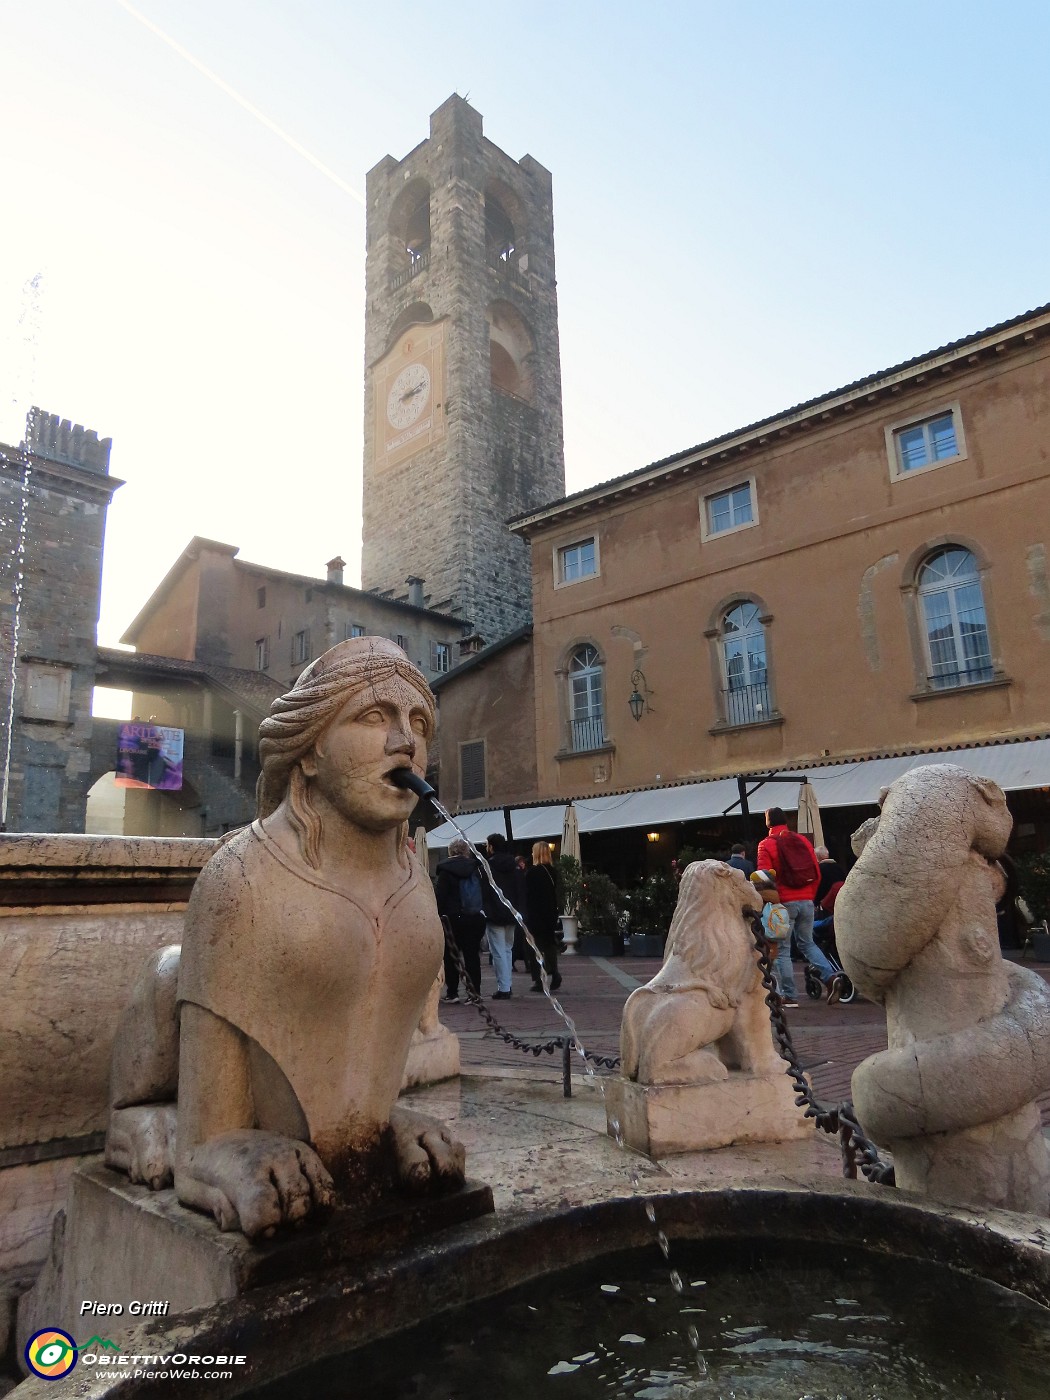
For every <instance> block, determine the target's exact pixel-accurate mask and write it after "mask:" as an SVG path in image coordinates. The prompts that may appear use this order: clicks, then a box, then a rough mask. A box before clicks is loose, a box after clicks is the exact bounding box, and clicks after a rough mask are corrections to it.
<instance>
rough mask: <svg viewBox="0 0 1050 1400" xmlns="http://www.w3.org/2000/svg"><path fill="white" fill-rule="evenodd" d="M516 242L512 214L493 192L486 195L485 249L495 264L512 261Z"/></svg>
mask: <svg viewBox="0 0 1050 1400" xmlns="http://www.w3.org/2000/svg"><path fill="white" fill-rule="evenodd" d="M515 242H516V238H515V234H514V225H513V223H512V222H511V219H510V215H509V214H508V213H507V211H506V210H505V209H504V207H503V205H502V204H501V203H500V202H499V200H498V199H497V198H496V197H495V195H492V194H486V195H485V251H486V254H487V256H488V260H489V262H490V263H491V264H492V265H493V266H498V265H499V264H500V263H506V262H510V259H511V255H512V253H513V252H514V244H515Z"/></svg>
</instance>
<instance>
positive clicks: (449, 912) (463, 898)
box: [434, 837, 485, 1001]
mask: <svg viewBox="0 0 1050 1400" xmlns="http://www.w3.org/2000/svg"><path fill="white" fill-rule="evenodd" d="M484 879H485V877H484V874H483V872H482V869H481V866H480V864H479V863H478V861H477V860H476V859H475V858H474V856H472V855H471V853H470V847H469V846H468V845H467V843H466V842H465V841H463V840H461V839H459V838H458V837H457V838H456V840H454V841H450V842H449V847H448V855H447V856H446V858H445V859H444V860H442V861H439V862H438V867H437V881H436V883H435V887H434V892H435V894H436V896H437V907H438V913H439V914H440V915H441V916H442V918H445V919H447V920H448V922H449V927H450V928H451V930H452V937H453V938H454V939H455V940H456V944H457V946H458V947H459V950H460V952H461V953H462V954H463V965H464V966H465V967H466V969H467V979H468V981H467V987H466V991H467V992H468V994H469V993H470V992H477V993H480V991H481V952H480V949H481V939H482V935H483V934H484V932H485V914H484V912H483V909H482V893H481V890H482V885H483V883H484ZM471 983H473V985H471ZM445 1000H446V1001H461V1000H462V998H461V997H460V995H459V968H458V966H457V965H456V961H455V959H454V958H453V957H452V955H451V953H450V952H449V950H448V947H447V946H446V948H445Z"/></svg>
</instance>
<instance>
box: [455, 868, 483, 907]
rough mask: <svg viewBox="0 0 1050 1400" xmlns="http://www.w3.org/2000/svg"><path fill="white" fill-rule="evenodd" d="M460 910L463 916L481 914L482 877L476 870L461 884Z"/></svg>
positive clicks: (461, 881)
mask: <svg viewBox="0 0 1050 1400" xmlns="http://www.w3.org/2000/svg"><path fill="white" fill-rule="evenodd" d="M459 909H460V913H462V914H480V913H481V876H480V875H479V874H478V872H477V871H476V870H475V871H473V873H472V874H470V875H468V876H467V878H466V879H465V880H460V882H459Z"/></svg>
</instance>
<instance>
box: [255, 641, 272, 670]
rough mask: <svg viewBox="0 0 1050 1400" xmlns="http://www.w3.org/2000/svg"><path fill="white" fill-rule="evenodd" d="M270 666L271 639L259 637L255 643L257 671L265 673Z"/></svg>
mask: <svg viewBox="0 0 1050 1400" xmlns="http://www.w3.org/2000/svg"><path fill="white" fill-rule="evenodd" d="M269 664H270V639H269V637H258V638H256V642H255V669H256V670H257V671H265V670H266V668H267V666H269Z"/></svg>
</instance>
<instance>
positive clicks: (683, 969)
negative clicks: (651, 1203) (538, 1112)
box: [606, 860, 812, 1157]
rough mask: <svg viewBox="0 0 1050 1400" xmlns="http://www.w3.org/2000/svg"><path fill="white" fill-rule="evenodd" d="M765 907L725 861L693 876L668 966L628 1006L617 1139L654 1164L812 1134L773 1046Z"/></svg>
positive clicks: (707, 863) (614, 1117)
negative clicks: (758, 930)
mask: <svg viewBox="0 0 1050 1400" xmlns="http://www.w3.org/2000/svg"><path fill="white" fill-rule="evenodd" d="M761 909H762V899H761V896H760V895H759V894H758V892H757V891H756V889H755V887H754V886H753V885H752V884H750V883H749V881H748V880H747V879H745V877H744V876H743V875H742V874H741V873H740V871H739V870H734V869H733V868H732V867H731V866H729V865H725V864H724V863H723V862H722V861H719V860H704V861H697V862H696V863H695V864H693V865H690V866H688V867H687V868H686V871H685V874H684V875H683V876H682V883H681V887H680V889H679V894H678V904H677V907H676V908H675V912H674V918H673V920H672V922H671V928H670V932H669V933H668V935H667V947H666V950H665V952H664V964H663V967H662V968H661V969H660V971H659V972H658V973H657V974H656V976H655V977H654V978H653V979H652V981H651V982H649V983H648V984H647V985H646V986H644V987H638V988H636V989H635V991H633V992H632V993H631V995H630V996H629V997H628V998H627V1003H626V1005H625V1006H624V1009H623V1020H622V1022H621V1026H620V1056H621V1059H622V1062H623V1071H622V1072H623V1078H622V1079H619V1080H613V1081H611V1082H610V1084H609V1085H608V1087H607V1089H606V1105H607V1109H608V1113H607V1116H608V1120H609V1131H610V1132H611V1133H613V1135H614V1136H619V1135H622V1137H623V1139H624V1141H625V1142H627V1143H628V1145H630V1146H631V1147H636V1148H638V1149H640V1150H641V1151H643V1152H647V1153H648V1154H649V1155H650V1156H653V1157H658V1156H663V1155H665V1154H667V1153H676V1152H690V1151H697V1150H702V1149H706V1148H714V1147H726V1146H729V1145H730V1144H731V1143H734V1142H765V1141H783V1140H784V1139H787V1138H795V1137H802V1136H807V1135H809V1134H810V1133H811V1132H812V1128H811V1127H810V1126H809V1125H808V1124H807V1123H806V1121H805V1119H804V1118H803V1117H802V1114H801V1113H800V1112H799V1111H798V1109H797V1108H796V1106H795V1102H794V1096H793V1094H792V1090H791V1083H790V1081H789V1079H788V1078H787V1075H786V1072H785V1066H784V1063H783V1061H782V1060H781V1059H780V1057H779V1055H778V1053H777V1050H776V1047H775V1046H774V1044H773V1037H772V1032H771V1029H770V1019H769V1011H768V1009H767V1007H766V1005H765V994H764V992H763V990H762V974H761V972H760V970H759V966H758V962H757V958H756V952H755V942H754V937H753V935H752V931H751V922H750V921H751V919H752V918H753V917H754V916H756V915H758V914H759V913H760V912H761Z"/></svg>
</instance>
